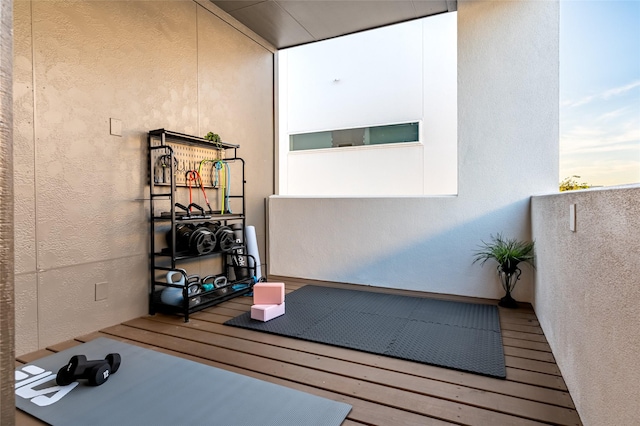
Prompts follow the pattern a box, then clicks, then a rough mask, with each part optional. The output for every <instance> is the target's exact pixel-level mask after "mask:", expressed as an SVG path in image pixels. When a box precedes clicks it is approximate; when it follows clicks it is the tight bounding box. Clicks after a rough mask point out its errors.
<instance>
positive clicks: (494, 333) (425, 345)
mask: <svg viewBox="0 0 640 426" xmlns="http://www.w3.org/2000/svg"><path fill="white" fill-rule="evenodd" d="M285 301H286V304H287V305H286V311H285V314H284V315H283V316H280V317H277V318H274V319H272V320H271V321H267V322H261V321H256V320H252V319H251V313H250V312H247V313H244V314H242V315H240V316H238V317H235V318H233V319H230V320H229V321H227V322H225V324H226V325H232V326H236V327H241V328H247V329H251V330H258V331H264V332H267V333H273V334H278V335H281V336H289V337H295V338H298V339H303V340H309V341H313V342H319V343H326V344H330V345H334V346H341V347H345V348H350V349H357V350H361V351H365V352H371V353H375V354H379V355H387V356H391V357H394V358H401V359H406V360H411V361H417V362H422V363H425V364H432V365H437V366H440V367H447V368H453V369H456V370H462V371H468V372H472V373H477V374H483V375H486V376H492V377H498V378H505V377H506V368H505V365H504V350H503V346H502V336H501V332H500V318H499V314H498V308H497V306H495V305H484V304H475V303H463V302H453V301H447V300H436V299H428V298H421V297H409V296H400V295H393V294H384V293H376V292H370V291H359V290H345V289H338V288H331V287H318V286H311V285H307V286H304V287H302V288H300V289H298V290H296V291H294V292H292V293H289V294H287V296H286V298H285Z"/></svg>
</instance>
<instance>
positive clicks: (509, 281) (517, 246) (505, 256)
mask: <svg viewBox="0 0 640 426" xmlns="http://www.w3.org/2000/svg"><path fill="white" fill-rule="evenodd" d="M533 246H534V242H533V241H520V240H518V239H516V238H504V237H503V236H502V234H498V235H496V236H495V237H494V236H493V235H492V236H491V241H490V242H484V241H482V245H481V246H480V248H479V249H478V250H476V252H475V259H474V261H473V263H476V262H480V266H482V265H484V264H485V262H486V261H487V260H490V259H493V260H495V261H496V262H498V266H497V271H498V276H499V277H500V282H501V284H502V287H503V288H504V290H505V292H506V294H505V296H504V297H503V298H502V299H500V302H499V303H498V305H499V306H502V307H505V308H517V307H518V302H516V300H515V299H514V298H513V297H511V292H512V291H513V289H514V288H515V286H516V283H517V282H518V280H519V279H520V274H522V271H521V270H520V268H519V267H518V265H519V264H520V263H525V264H529V265H530V266H531V267H535V264H534V260H535V256H534V252H533Z"/></svg>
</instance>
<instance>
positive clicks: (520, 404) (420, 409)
mask: <svg viewBox="0 0 640 426" xmlns="http://www.w3.org/2000/svg"><path fill="white" fill-rule="evenodd" d="M270 281H271V282H285V283H286V293H290V292H291V291H294V290H295V289H298V288H300V287H302V286H304V285H307V284H312V285H325V286H329V287H336V288H355V289H358V290H363V291H374V292H385V293H392V294H406V295H412V296H418V297H432V298H437V299H447V300H458V301H465V302H469V303H492V304H495V303H496V301H491V300H487V299H475V298H465V297H462V296H451V297H449V296H447V295H434V294H428V293H420V292H413V291H404V290H396V289H383V288H379V287H368V286H362V285H358V286H353V285H349V284H343V283H330V282H323V281H314V280H306V279H297V278H293V279H289V278H286V277H270ZM252 300H253V299H252V298H251V297H238V298H235V299H232V300H230V301H227V302H224V303H221V304H220V305H217V306H214V307H210V308H207V309H205V310H203V311H200V312H197V313H194V314H193V315H191V316H190V317H191V320H190V322H188V323H185V322H184V320H183V319H182V318H181V317H179V316H171V315H161V314H158V315H155V316H145V317H141V318H137V319H133V320H131V321H127V322H126V323H123V324H119V325H115V326H112V327H108V328H105V329H103V330H100V331H98V332H95V333H90V334H88V335H86V336H80V337H78V338H76V339H73V340H70V341H66V342H61V343H59V344H56V345H51V346H49V347H47V349H45V350H42V351H37V352H35V353H32V354H27V355H24V356H21V357H20V358H19V361H21V362H30V361H33V360H36V359H38V358H40V357H41V356H45V355H47V354H50V353H53V352H58V351H60V350H64V349H67V348H71V347H73V346H75V345H77V344H80V343H81V342H84V341H88V340H92V339H95V338H97V337H100V336H103V337H110V338H114V339H117V340H121V341H125V342H129V343H132V344H135V345H139V346H143V347H147V348H150V349H152V350H157V351H160V352H163V353H167V354H170V355H174V356H179V357H182V358H185V359H190V360H193V361H196V362H200V363H203V364H207V365H211V366H214V367H217V368H223V369H226V370H228V371H233V372H237V373H239V374H244V375H247V376H251V377H255V378H258V379H260V380H266V381H269V382H272V383H276V384H280V385H283V386H287V387H291V388H293V389H298V390H301V391H303V392H308V393H311V394H314V395H318V396H322V397H326V398H330V399H333V400H337V401H343V402H346V403H348V404H351V405H352V406H353V409H352V411H351V412H350V413H349V415H348V417H347V420H346V421H345V422H344V425H345V426H358V425H392V424H393V425H396V424H398V425H400V424H402V425H430V424H434V425H450V424H509V425H512V424H513V425H517V424H540V423H545V424H549V423H551V424H570V425H580V424H581V423H580V418H579V416H578V414H577V412H576V411H575V406H574V404H573V401H572V400H571V396H570V395H569V394H568V392H567V388H566V384H565V383H564V380H563V379H562V376H561V374H560V371H559V369H558V367H557V365H556V364H555V360H554V357H553V354H552V353H551V348H550V347H549V345H548V342H547V341H546V338H545V337H544V334H543V331H542V329H541V328H540V325H539V323H538V321H537V318H536V316H535V312H534V311H533V309H532V308H531V306H530V305H528V304H521V306H520V308H519V309H505V308H499V310H498V311H499V315H500V324H501V328H502V338H503V344H504V351H505V362H506V365H507V368H506V370H507V378H506V380H500V379H494V378H490V377H484V376H480V375H476V374H471V373H465V372H460V371H455V370H450V369H446V368H441V367H437V366H431V365H425V364H420V363H414V362H410V361H405V360H400V359H395V358H388V357H384V356H381V355H375V354H368V353H363V352H358V351H354V350H351V349H346V348H339V347H333V346H329V345H323V344H320V343H314V342H306V341H302V340H298V339H293V338H289V337H284V336H277V335H272V334H267V333H260V332H256V331H253V330H245V329H241V328H237V327H229V326H225V325H223V323H224V322H225V321H227V320H228V319H230V318H232V317H235V316H237V315H240V314H241V313H242V312H246V311H248V310H249V308H250V306H251V304H252ZM16 417H17V418H19V422H18V424H26V425H32V424H41V423H40V422H39V421H38V420H37V419H34V418H32V417H31V416H28V415H26V414H24V413H21V412H20V411H19V410H18V412H17V414H16Z"/></svg>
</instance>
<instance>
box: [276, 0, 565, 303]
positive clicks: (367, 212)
mask: <svg viewBox="0 0 640 426" xmlns="http://www.w3.org/2000/svg"><path fill="white" fill-rule="evenodd" d="M558 46H559V45H558V2H557V1H548V2H528V1H527V2H524V1H515V2H507V1H490V2H479V1H478V2H476V1H459V2H458V59H457V62H458V75H457V81H458V83H457V85H458V89H457V91H458V98H457V100H458V102H457V107H458V137H459V139H458V173H459V191H458V195H457V196H445V197H413V198H411V197H407V198H339V199H336V198H295V197H282V196H280V197H271V198H270V200H269V206H270V210H269V239H270V257H269V265H270V272H271V273H273V274H277V275H292V276H297V277H303V278H312V279H321V280H332V281H342V282H352V283H359V284H367V285H376V286H385V287H395V288H405V289H412V290H422V291H431V292H438V293H450V294H461V295H470V296H478V297H490V298H499V297H501V296H502V290H501V288H500V285H499V283H498V281H497V280H496V277H495V269H494V267H493V266H488V265H487V266H485V267H484V268H480V266H478V265H472V260H473V251H474V250H475V249H476V248H477V246H478V244H479V243H480V240H481V239H485V240H486V239H488V238H489V236H490V234H495V233H497V232H503V233H504V234H505V235H507V236H513V237H519V238H523V239H529V238H531V226H530V210H529V208H530V201H529V200H530V196H531V195H532V194H539V193H548V192H552V191H556V190H557V176H558V49H559V47H558ZM532 282H533V272H532V271H530V270H526V271H525V273H524V274H523V279H522V281H521V282H520V284H519V285H518V287H517V288H516V292H515V297H516V298H519V299H520V300H524V301H530V300H531V294H532V289H531V286H532Z"/></svg>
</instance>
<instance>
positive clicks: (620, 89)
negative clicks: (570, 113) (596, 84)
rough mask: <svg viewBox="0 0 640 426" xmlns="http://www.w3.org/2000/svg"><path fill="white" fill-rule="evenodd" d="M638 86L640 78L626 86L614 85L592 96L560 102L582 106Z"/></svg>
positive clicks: (639, 85)
mask: <svg viewBox="0 0 640 426" xmlns="http://www.w3.org/2000/svg"><path fill="white" fill-rule="evenodd" d="M637 87H640V80H636V81H634V82H631V83H629V84H626V85H624V86H619V87H614V88H612V89H609V90H605V91H604V92H601V93H598V94H596V95H590V96H585V97H584V98H582V99H579V100H577V101H574V100H565V101H562V102H561V103H560V106H563V107H565V106H568V107H572V108H573V107H577V106H582V105H586V104H588V103H591V102H593V101H595V100H607V99H611V98H613V97H615V96H620V95H623V94H625V93H627V92H629V91H631V90H633V89H635V88H637Z"/></svg>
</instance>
